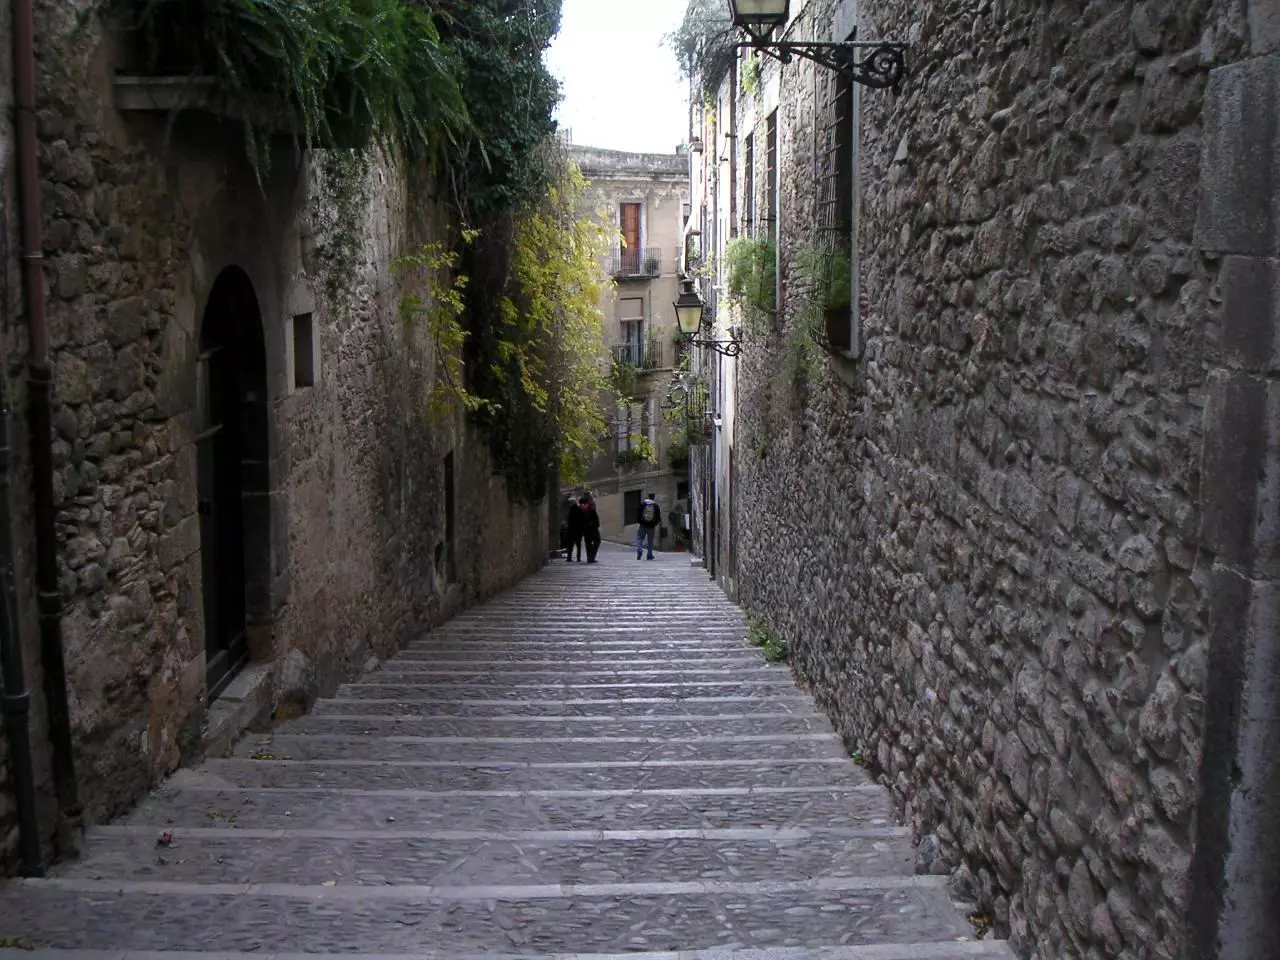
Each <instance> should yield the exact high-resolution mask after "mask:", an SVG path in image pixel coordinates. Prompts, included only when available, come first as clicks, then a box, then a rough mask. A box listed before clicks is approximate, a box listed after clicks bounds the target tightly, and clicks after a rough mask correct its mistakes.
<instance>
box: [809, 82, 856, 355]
mask: <svg viewBox="0 0 1280 960" xmlns="http://www.w3.org/2000/svg"><path fill="white" fill-rule="evenodd" d="M827 89H828V91H829V94H828V103H827V104H826V109H825V114H826V115H825V117H824V118H823V124H824V126H825V127H826V131H825V136H824V138H823V139H824V143H825V147H826V155H825V156H824V157H823V158H822V173H823V180H822V184H821V187H820V197H821V201H822V206H821V210H820V220H819V223H820V226H821V229H822V233H823V237H822V241H823V247H824V248H825V249H826V251H827V253H828V254H829V256H830V261H829V270H830V273H829V275H828V276H827V278H826V282H827V304H826V333H827V340H828V342H829V343H830V345H831V346H832V347H834V348H835V349H837V350H842V351H845V352H846V353H853V352H856V349H857V342H858V330H857V326H858V316H857V302H858V301H857V294H858V263H857V240H858V231H857V214H858V197H857V191H858V182H857V180H858V178H857V166H858V159H857V99H856V94H855V89H854V84H853V82H852V81H851V80H850V79H849V78H848V77H846V76H843V75H841V74H832V75H831V76H830V78H829V79H828V81H827Z"/></svg>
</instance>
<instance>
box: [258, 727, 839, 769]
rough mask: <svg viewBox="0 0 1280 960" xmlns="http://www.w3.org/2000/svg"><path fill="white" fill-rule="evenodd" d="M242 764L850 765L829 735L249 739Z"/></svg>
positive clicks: (291, 736) (300, 736) (297, 736)
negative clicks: (348, 760) (815, 761)
mask: <svg viewBox="0 0 1280 960" xmlns="http://www.w3.org/2000/svg"><path fill="white" fill-rule="evenodd" d="M235 754H236V756H239V757H264V756H265V757H267V758H278V759H281V760H339V759H342V758H344V757H361V758H363V759H366V760H465V761H468V762H472V763H509V762H512V761H526V762H531V763H551V762H556V761H575V762H603V761H609V760H628V761H639V760H734V759H738V760H750V759H763V760H770V759H787V758H807V757H838V758H843V759H847V757H848V755H847V754H846V753H845V750H844V746H843V745H842V744H841V742H840V738H839V737H837V736H836V735H835V734H834V733H828V734H822V733H817V734H792V735H787V734H765V735H756V736H752V735H746V736H739V737H697V738H690V739H685V740H678V739H672V738H663V739H653V738H651V737H650V738H632V739H627V738H623V737H554V738H547V737H536V736H524V737H510V738H506V739H493V738H485V737H405V736H390V737H375V736H371V735H369V734H364V733H361V734H357V735H355V736H332V735H330V736H323V735H315V734H311V735H305V734H286V733H275V734H272V735H258V736H252V735H251V736H248V737H246V738H245V739H244V740H243V741H241V743H240V744H239V745H238V746H237V747H236V751H235Z"/></svg>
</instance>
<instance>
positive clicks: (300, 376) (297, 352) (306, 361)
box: [293, 313, 316, 389]
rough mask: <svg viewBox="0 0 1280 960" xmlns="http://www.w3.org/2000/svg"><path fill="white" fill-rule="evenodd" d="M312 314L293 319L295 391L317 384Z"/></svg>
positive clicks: (302, 314) (300, 315) (303, 314)
mask: <svg viewBox="0 0 1280 960" xmlns="http://www.w3.org/2000/svg"><path fill="white" fill-rule="evenodd" d="M312 337H313V333H312V326H311V314H309V313H300V314H298V316H296V317H294V318H293V386H294V388H295V389H301V388H302V387H314V386H315V384H316V366H315V347H314V341H313V340H312Z"/></svg>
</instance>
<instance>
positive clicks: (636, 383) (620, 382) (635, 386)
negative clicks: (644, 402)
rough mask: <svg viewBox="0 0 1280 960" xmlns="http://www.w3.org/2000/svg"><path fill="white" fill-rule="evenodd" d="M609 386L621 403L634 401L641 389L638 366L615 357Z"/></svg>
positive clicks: (610, 372) (611, 367)
mask: <svg viewBox="0 0 1280 960" xmlns="http://www.w3.org/2000/svg"><path fill="white" fill-rule="evenodd" d="M609 386H610V388H611V389H612V390H613V392H614V395H615V396H617V398H618V402H619V403H627V402H629V401H630V400H632V399H633V398H634V397H635V395H636V392H637V391H638V390H639V389H640V374H639V372H638V371H637V370H636V365H635V364H634V363H627V362H626V361H625V360H619V359H618V358H616V357H615V358H614V360H613V363H612V364H611V365H610V368H609Z"/></svg>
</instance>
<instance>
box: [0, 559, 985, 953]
mask: <svg viewBox="0 0 1280 960" xmlns="http://www.w3.org/2000/svg"><path fill="white" fill-rule="evenodd" d="M602 561H603V562H601V563H600V564H599V565H596V566H587V565H585V564H583V565H579V564H566V563H564V562H557V563H553V564H551V565H550V566H549V567H548V568H547V569H545V570H544V571H543V572H542V573H540V574H538V575H536V576H534V577H532V578H530V579H529V580H527V581H526V582H524V583H523V584H522V585H521V586H519V587H517V588H516V589H514V590H512V591H510V592H508V593H506V594H504V595H503V596H501V597H499V598H497V599H496V600H494V601H493V602H491V603H489V604H487V605H485V606H483V607H480V608H477V609H475V610H473V611H471V612H470V613H468V614H465V615H463V616H461V617H459V618H458V619H456V620H454V621H452V622H451V623H449V624H447V625H446V626H444V627H442V628H440V629H438V630H435V631H434V632H432V633H431V634H430V635H429V636H427V637H425V638H423V639H422V640H420V641H418V642H416V643H413V644H411V645H410V646H409V647H408V648H407V649H405V650H404V651H403V652H402V653H401V654H400V656H399V657H398V658H396V659H395V660H393V661H390V662H388V663H386V664H385V665H384V666H383V667H382V668H381V669H380V670H378V671H376V672H374V673H372V674H370V675H367V676H365V677H364V678H363V679H362V680H361V681H360V682H358V683H352V684H349V685H346V686H344V687H343V688H342V689H341V690H340V691H339V693H338V696H337V698H336V699H332V700H322V701H320V702H319V703H318V704H316V706H315V708H314V710H313V711H312V713H311V714H310V715H308V716H306V717H303V718H301V719H298V720H294V721H291V722H288V723H285V724H282V725H281V726H279V727H278V728H277V729H276V730H275V731H274V732H273V733H272V734H270V735H253V736H250V737H248V738H246V740H245V741H244V742H243V743H241V744H240V746H239V748H238V749H237V750H236V752H235V755H234V756H233V757H230V758H227V759H215V760H209V761H207V762H205V763H203V764H202V765H200V766H199V767H197V768H195V769H191V770H186V771H182V772H180V773H179V774H178V775H176V776H174V777H173V778H172V779H170V780H169V781H168V782H167V783H166V784H165V785H164V786H163V787H162V788H161V789H159V790H157V791H156V792H155V793H154V794H153V795H152V796H151V797H150V798H149V799H147V800H146V801H145V802H143V803H142V804H141V805H140V806H139V807H138V808H137V809H136V810H135V811H134V812H133V813H132V814H131V815H130V816H128V817H127V818H126V819H125V820H124V821H123V822H121V823H117V824H114V825H111V826H104V827H98V828H96V829H94V830H92V831H91V832H90V835H89V838H88V842H87V848H86V853H85V857H84V859H83V861H82V862H81V863H78V864H75V865H70V866H65V867H63V868H61V869H59V870H58V871H56V872H55V874H54V875H53V876H51V877H50V878H47V879H43V880H32V881H17V882H13V883H10V884H8V885H6V886H3V887H0V943H3V945H4V946H6V947H18V946H25V947H34V948H36V949H37V951H44V950H47V951H48V952H49V953H48V955H50V956H58V955H59V953H60V951H61V950H66V949H82V950H84V949H87V950H92V951H101V953H95V954H83V955H78V956H81V957H82V958H92V957H98V956H100V957H103V958H106V957H117V958H118V957H121V956H122V954H123V955H124V956H129V957H134V956H138V953H136V952H139V951H175V952H182V953H185V954H187V955H196V954H201V953H202V952H203V954H202V955H203V956H206V957H210V956H212V953H213V952H217V954H218V956H219V957H224V956H226V955H227V953H231V954H233V955H234V954H238V953H243V954H251V955H253V956H263V955H270V954H277V955H279V954H298V953H307V954H330V955H351V956H356V955H360V956H370V955H373V956H396V955H409V956H429V957H464V956H475V955H506V956H512V955H518V956H539V955H549V954H606V955H607V954H618V953H626V952H634V953H646V954H659V953H662V954H664V955H670V954H667V952H672V951H687V952H685V953H682V954H681V955H682V956H703V955H704V954H703V953H701V952H700V951H705V950H711V951H712V952H713V953H715V955H722V953H723V952H724V951H725V948H728V952H732V953H733V955H734V956H739V955H740V956H742V957H744V958H746V957H765V956H768V957H831V958H835V957H848V958H876V960H916V958H939V960H953V958H960V957H975V956H982V957H1006V956H1009V954H1008V953H1007V952H1006V948H1005V945H1004V944H1003V943H991V942H978V941H973V940H972V939H971V935H972V931H971V929H970V927H969V925H968V923H967V922H966V921H965V919H964V918H963V916H962V914H961V912H960V911H959V909H957V907H956V905H954V904H952V903H951V902H950V901H949V899H948V896H947V892H946V886H945V882H944V878H940V877H917V876H914V875H913V872H912V866H913V859H914V858H913V850H912V847H911V845H910V840H909V837H908V836H907V835H906V831H905V830H904V829H901V828H899V827H897V826H895V825H894V820H893V817H892V813H891V811H890V806H889V799H888V795H887V793H886V791H885V790H884V789H883V788H881V787H879V786H877V785H875V784H874V783H872V782H871V780H870V778H869V777H868V776H867V775H866V774H865V773H864V772H863V771H862V770H861V769H859V768H858V767H857V766H855V765H854V764H853V763H852V762H851V761H850V760H849V758H848V757H847V755H846V754H845V752H844V751H843V750H842V748H841V744H840V742H839V740H838V739H837V737H836V736H835V735H834V734H833V733H832V732H831V727H830V725H829V723H828V722H827V720H826V719H825V718H824V717H823V716H822V715H821V714H819V713H818V712H817V711H816V709H815V708H814V706H813V705H812V704H811V702H810V700H809V698H808V696H807V695H806V694H804V693H803V692H801V691H800V690H798V689H797V688H796V687H795V685H794V683H793V681H792V679H791V677H790V676H789V674H788V671H787V669H786V668H785V667H783V666H776V665H770V664H766V663H765V662H764V660H763V657H762V656H761V654H760V653H759V652H758V651H756V650H754V649H752V648H751V647H750V646H748V645H747V643H746V641H745V639H744V638H745V635H746V629H745V626H744V620H743V616H742V614H741V612H740V611H739V610H738V609H737V608H736V607H734V606H732V605H731V604H730V603H729V602H728V601H727V600H725V599H724V597H723V595H722V594H721V593H720V592H719V591H718V590H717V589H716V588H715V587H714V586H713V585H712V584H710V583H709V582H707V580H706V577H705V574H704V573H703V572H702V571H695V570H691V569H690V567H689V564H688V561H687V558H686V557H685V556H684V555H683V554H680V555H674V556H666V557H662V558H661V559H660V560H658V561H656V562H653V563H648V562H640V563H637V562H636V561H635V560H634V559H633V558H632V557H631V556H630V555H629V553H628V552H626V551H623V550H621V549H618V548H614V549H610V548H609V547H608V546H607V545H606V550H605V553H604V554H603V555H602ZM778 948H793V949H790V950H788V949H778ZM10 954H12V956H14V957H17V956H22V957H30V956H32V954H30V953H26V952H21V951H19V950H13V951H9V950H4V949H0V956H4V957H6V958H7V957H9V956H10ZM36 955H37V956H38V955H40V954H39V952H38V953H37V954H36Z"/></svg>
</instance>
